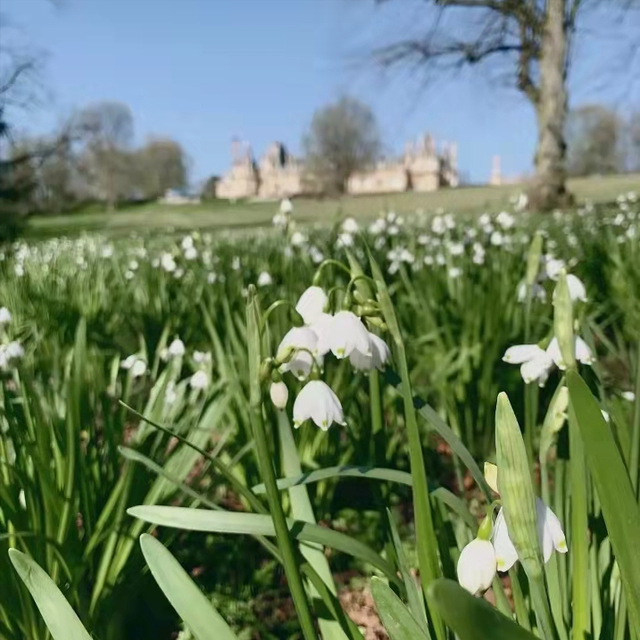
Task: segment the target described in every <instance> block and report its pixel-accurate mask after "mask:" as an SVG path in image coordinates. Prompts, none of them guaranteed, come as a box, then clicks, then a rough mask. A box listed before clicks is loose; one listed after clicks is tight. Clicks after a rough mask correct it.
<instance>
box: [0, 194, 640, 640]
mask: <svg viewBox="0 0 640 640" xmlns="http://www.w3.org/2000/svg"><path fill="white" fill-rule="evenodd" d="M522 204H523V203H522V202H519V201H516V202H514V203H513V206H512V208H511V209H510V210H509V211H502V212H494V213H485V214H483V215H481V216H473V217H465V216H463V215H454V214H452V213H446V212H441V211H440V212H435V213H433V214H429V215H427V214H424V213H416V214H415V215H412V216H400V215H396V214H394V213H393V212H385V213H383V214H381V215H380V217H379V218H378V219H376V220H375V221H374V222H372V223H371V222H367V224H366V225H365V224H362V223H359V222H358V221H357V220H355V219H353V218H346V219H344V220H342V221H341V222H340V224H339V225H338V226H337V227H336V228H333V229H327V228H322V227H317V228H315V227H314V228H312V227H303V226H300V225H297V224H296V215H295V205H292V204H291V203H290V202H288V201H284V202H283V203H282V204H281V205H280V208H279V210H277V211H276V212H275V215H274V218H273V225H272V228H270V229H268V230H260V231H255V232H248V231H243V232H234V233H230V232H223V231H216V232H215V233H213V232H207V231H204V230H200V231H198V232H194V233H191V234H187V235H178V236H176V235H171V234H158V233H151V232H149V233H148V234H137V235H132V236H130V237H127V238H122V239H118V240H110V239H107V238H103V237H101V236H99V235H89V236H83V237H79V238H75V239H67V238H58V239H53V240H46V241H41V242H24V241H18V242H16V243H15V244H14V245H13V246H11V247H6V248H5V249H4V250H3V252H2V253H1V254H0V270H1V271H2V274H1V277H0V307H1V308H0V338H1V344H0V376H1V381H2V382H1V385H0V405H1V410H0V639H1V640H45V639H47V638H49V637H53V639H54V640H88V639H89V638H90V637H94V638H100V639H101V640H112V639H113V640H115V639H122V640H129V639H131V640H133V639H134V638H136V639H140V638H167V639H168V638H172V637H176V634H177V633H179V634H180V635H179V636H178V637H179V638H181V640H182V639H190V638H197V639H198V640H231V639H236V638H238V639H241V640H244V639H247V640H248V639H252V638H261V639H262V638H265V639H266V638H289V639H294V638H305V640H317V639H319V638H323V639H324V640H345V639H349V640H356V639H361V638H366V639H367V640H368V639H369V638H371V639H374V638H382V637H385V636H384V633H385V632H384V631H383V627H384V628H385V629H386V633H387V634H388V637H390V638H391V640H409V639H412V640H413V639H418V640H425V639H427V640H447V639H451V638H454V637H458V638H460V639H461V640H481V639H482V640H488V639H491V640H518V639H522V640H525V639H531V638H536V637H538V638H543V639H544V640H569V639H571V640H586V639H587V638H589V639H592V640H597V639H600V640H638V639H639V638H640V632H639V630H640V554H638V552H637V543H638V536H639V535H640V508H639V506H638V479H639V474H638V467H639V458H640V402H639V401H638V400H637V398H638V396H640V196H636V194H635V193H627V194H624V195H621V196H620V197H619V198H618V199H617V202H616V203H615V204H613V205H609V206H598V207H595V206H584V207H582V208H580V209H578V210H576V211H571V212H556V213H554V214H553V215H548V216H541V215H533V214H527V213H525V212H523V211H522ZM354 593H357V594H358V598H356V599H359V601H360V603H359V604H358V605H357V606H355V605H354V604H353V601H354V597H353V596H354ZM363 612H364V613H367V612H368V615H364V613H363ZM370 619H372V620H373V622H371V620H370ZM47 629H48V630H47ZM85 629H87V630H88V631H85ZM89 632H90V633H91V634H92V635H89ZM49 634H50V635H49Z"/></svg>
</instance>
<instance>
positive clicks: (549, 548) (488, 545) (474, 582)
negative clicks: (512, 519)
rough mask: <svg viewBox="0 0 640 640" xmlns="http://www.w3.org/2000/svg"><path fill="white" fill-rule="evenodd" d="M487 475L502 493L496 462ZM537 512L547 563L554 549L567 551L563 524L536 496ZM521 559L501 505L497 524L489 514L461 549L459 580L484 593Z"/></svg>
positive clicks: (541, 542)
mask: <svg viewBox="0 0 640 640" xmlns="http://www.w3.org/2000/svg"><path fill="white" fill-rule="evenodd" d="M487 469H488V470H489V473H487ZM485 477H486V479H487V482H488V484H489V485H490V487H491V489H492V490H493V491H495V492H496V493H498V487H497V482H496V479H497V468H496V467H495V465H490V464H487V465H485ZM536 515H537V532H538V541H539V543H540V548H541V550H542V558H543V560H544V562H545V563H546V562H549V560H550V559H551V555H552V554H553V551H554V550H555V551H558V552H559V553H567V551H568V548H567V541H566V539H565V535H564V531H563V530H562V524H561V523H560V520H558V517H557V516H556V514H555V513H553V511H552V510H551V509H550V508H549V507H548V506H547V505H546V504H545V503H544V502H543V501H542V500H540V498H536ZM517 561H518V552H517V551H516V548H515V547H514V545H513V542H512V541H511V538H510V537H509V530H508V528H507V521H506V519H505V516H504V509H503V508H501V509H500V511H499V512H498V516H497V517H496V521H495V523H493V526H492V525H491V518H490V517H487V518H486V519H485V522H483V523H482V525H481V527H480V530H479V533H478V537H477V538H476V539H475V540H473V541H471V542H470V543H469V544H468V545H466V546H465V547H464V549H463V550H462V551H461V553H460V557H459V559H458V565H457V573H458V581H459V582H460V585H461V586H462V587H464V588H465V589H466V590H467V591H469V592H470V593H471V594H473V595H477V594H480V593H483V592H484V591H486V590H487V589H488V588H489V587H490V586H491V583H492V582H493V579H494V578H495V576H496V573H497V572H498V571H509V569H511V567H513V565H514V564H515V563H516V562H517Z"/></svg>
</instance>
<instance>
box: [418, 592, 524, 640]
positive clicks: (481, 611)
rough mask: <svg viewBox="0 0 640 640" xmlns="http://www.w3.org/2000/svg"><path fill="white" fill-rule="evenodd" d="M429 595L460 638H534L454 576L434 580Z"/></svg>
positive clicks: (465, 639) (472, 639)
mask: <svg viewBox="0 0 640 640" xmlns="http://www.w3.org/2000/svg"><path fill="white" fill-rule="evenodd" d="M427 598H428V599H429V601H430V602H432V603H434V604H435V606H436V608H437V609H438V611H439V612H440V615H441V616H442V618H443V619H444V621H445V622H446V623H447V625H448V626H449V627H451V629H453V631H454V632H455V633H456V634H457V635H458V637H459V638H460V640H489V639H491V640H535V636H534V635H532V634H531V633H529V632H528V631H526V630H525V629H523V628H522V627H520V626H518V625H517V624H516V623H515V622H513V621H512V620H509V618H507V617H506V616H503V615H502V614H501V613H500V612H499V611H498V610H497V609H494V608H493V607H492V606H491V605H490V604H489V603H488V602H486V601H485V600H483V599H482V598H475V597H474V596H472V595H471V594H470V593H467V592H466V591H465V590H464V589H463V588H462V587H461V586H460V585H459V584H457V583H456V582H453V580H437V581H436V582H434V583H433V584H432V585H431V586H430V587H429V590H428V593H427Z"/></svg>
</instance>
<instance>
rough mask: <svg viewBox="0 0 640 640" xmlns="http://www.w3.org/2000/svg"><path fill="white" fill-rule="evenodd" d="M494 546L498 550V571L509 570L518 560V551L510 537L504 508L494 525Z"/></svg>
mask: <svg viewBox="0 0 640 640" xmlns="http://www.w3.org/2000/svg"><path fill="white" fill-rule="evenodd" d="M493 547H494V549H495V552H496V565H497V567H498V571H509V569H511V567H513V565H514V564H515V563H516V562H517V561H518V552H517V551H516V548H515V547H514V546H513V542H511V538H510V537H509V531H508V530H507V521H506V520H505V519H504V513H503V510H502V509H500V511H499V512H498V517H497V518H496V521H495V524H494V526H493Z"/></svg>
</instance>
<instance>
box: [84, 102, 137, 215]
mask: <svg viewBox="0 0 640 640" xmlns="http://www.w3.org/2000/svg"><path fill="white" fill-rule="evenodd" d="M75 128H76V130H78V131H79V132H80V133H81V134H82V136H83V138H84V140H85V148H84V152H83V153H82V158H81V167H82V170H83V172H84V174H85V176H86V179H87V182H88V183H89V185H90V186H91V187H93V189H94V191H95V196H96V197H98V198H99V199H102V200H104V201H105V202H106V204H107V208H108V209H109V210H111V209H114V208H115V206H116V204H117V203H118V201H119V200H120V199H122V198H126V197H128V196H129V195H130V192H131V190H132V184H131V178H132V173H131V166H132V157H131V154H130V152H129V148H130V145H131V141H132V139H133V115H132V113H131V109H130V108H129V107H128V106H127V105H126V104H123V103H121V102H109V101H105V102H99V103H96V104H94V105H89V106H88V107H86V108H84V109H83V110H82V111H81V112H80V113H79V114H78V115H77V116H76V118H75Z"/></svg>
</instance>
